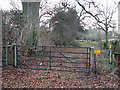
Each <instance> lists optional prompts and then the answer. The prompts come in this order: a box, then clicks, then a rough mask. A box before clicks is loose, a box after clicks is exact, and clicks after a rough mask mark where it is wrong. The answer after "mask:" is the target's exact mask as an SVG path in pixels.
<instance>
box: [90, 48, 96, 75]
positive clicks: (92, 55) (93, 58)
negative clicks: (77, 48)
mask: <svg viewBox="0 0 120 90" xmlns="http://www.w3.org/2000/svg"><path fill="white" fill-rule="evenodd" d="M91 49H92V50H91V51H92V52H91V61H92V72H93V73H94V72H95V56H94V47H91Z"/></svg>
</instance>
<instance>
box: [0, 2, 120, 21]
mask: <svg viewBox="0 0 120 90" xmlns="http://www.w3.org/2000/svg"><path fill="white" fill-rule="evenodd" d="M33 1H34V0H33ZM48 1H49V2H51V4H50V6H51V7H52V6H54V4H57V3H58V2H60V1H62V0H48ZM66 1H69V2H70V3H71V4H74V3H76V2H75V0H66ZM80 1H82V0H80ZM94 1H95V2H98V3H102V4H103V5H104V6H106V5H110V4H113V3H114V2H116V3H118V2H119V1H120V0H94ZM10 2H15V3H16V4H17V5H18V6H19V8H20V9H22V4H21V0H0V9H4V10H9V9H10V8H12V6H11V5H10ZM76 4H77V3H76ZM114 20H115V21H116V23H118V22H117V21H118V12H116V14H115V15H114Z"/></svg>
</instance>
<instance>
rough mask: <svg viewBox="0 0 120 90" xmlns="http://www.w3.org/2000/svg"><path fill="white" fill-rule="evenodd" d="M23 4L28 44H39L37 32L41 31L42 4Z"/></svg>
mask: <svg viewBox="0 0 120 90" xmlns="http://www.w3.org/2000/svg"><path fill="white" fill-rule="evenodd" d="M22 4H23V18H24V20H25V24H24V27H26V25H27V27H26V28H25V30H27V31H26V32H30V33H28V34H29V35H28V38H27V39H26V40H27V41H26V44H28V45H36V44H37V37H36V36H37V31H38V30H39V6H40V2H22Z"/></svg>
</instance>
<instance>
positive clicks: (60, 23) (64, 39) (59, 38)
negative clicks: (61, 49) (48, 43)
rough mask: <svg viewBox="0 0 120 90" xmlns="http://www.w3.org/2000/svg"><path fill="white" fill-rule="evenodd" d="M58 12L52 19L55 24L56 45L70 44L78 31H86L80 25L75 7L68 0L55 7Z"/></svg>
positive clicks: (52, 23) (54, 38) (53, 24)
mask: <svg viewBox="0 0 120 90" xmlns="http://www.w3.org/2000/svg"><path fill="white" fill-rule="evenodd" d="M55 9H56V13H55V15H54V16H53V17H52V19H51V25H52V26H53V29H54V30H53V33H54V37H53V40H54V42H55V44H56V45H59V44H61V45H68V44H69V43H70V42H71V41H72V40H75V38H76V36H77V32H79V31H84V30H83V27H82V26H81V25H80V21H79V17H78V15H77V11H76V9H75V8H72V7H70V6H69V4H68V3H66V2H61V6H59V8H55Z"/></svg>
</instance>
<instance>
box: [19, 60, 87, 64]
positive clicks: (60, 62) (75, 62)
mask: <svg viewBox="0 0 120 90" xmlns="http://www.w3.org/2000/svg"><path fill="white" fill-rule="evenodd" d="M17 60H20V61H40V62H50V61H49V60H25V59H17ZM51 62H56V63H77V64H86V62H65V61H51Z"/></svg>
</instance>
